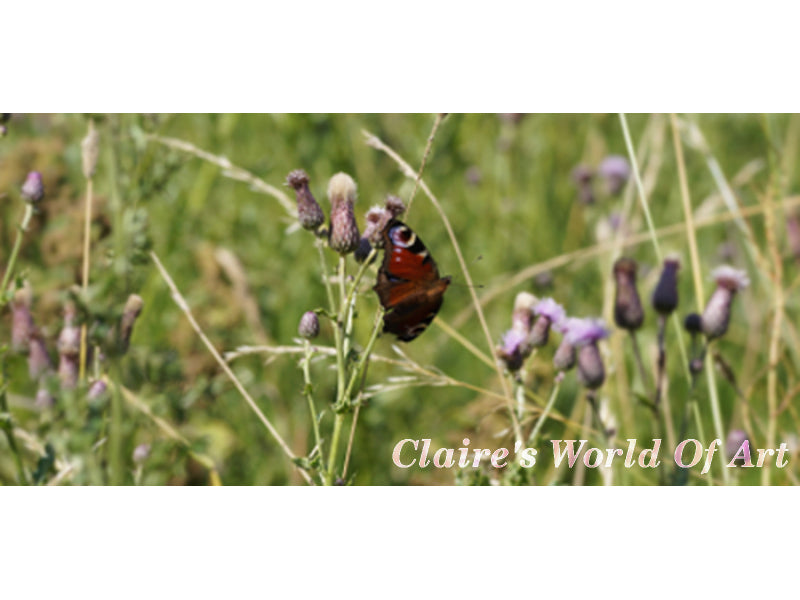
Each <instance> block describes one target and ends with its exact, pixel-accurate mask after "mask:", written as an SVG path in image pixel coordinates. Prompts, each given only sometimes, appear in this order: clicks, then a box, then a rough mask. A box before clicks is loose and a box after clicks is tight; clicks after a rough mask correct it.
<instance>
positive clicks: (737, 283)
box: [703, 266, 750, 340]
mask: <svg viewBox="0 0 800 600" xmlns="http://www.w3.org/2000/svg"><path fill="white" fill-rule="evenodd" d="M711 275H712V277H713V278H714V280H715V281H716V283H717V287H716V289H715V290H714V293H713V294H711V298H709V300H708V304H706V309H705V311H703V333H704V334H705V335H706V338H707V339H708V340H713V339H716V338H719V337H722V336H723V335H725V332H726V331H728V323H729V322H730V318H731V303H732V302H733V298H734V296H735V295H736V292H738V291H739V290H741V289H744V288H746V287H747V286H748V285H750V280H749V279H748V277H747V274H746V273H745V272H744V271H739V270H737V269H734V268H733V267H729V266H722V267H718V268H717V269H715V270H714V272H713V273H712V274H711Z"/></svg>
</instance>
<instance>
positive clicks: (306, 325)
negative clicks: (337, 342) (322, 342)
mask: <svg viewBox="0 0 800 600" xmlns="http://www.w3.org/2000/svg"><path fill="white" fill-rule="evenodd" d="M297 333H299V334H300V337H304V338H306V339H307V340H313V339H314V338H315V337H317V336H318V335H319V317H318V316H317V313H315V312H314V311H313V310H309V311H308V312H306V313H304V314H303V316H302V317H301V318H300V324H299V325H298V326H297Z"/></svg>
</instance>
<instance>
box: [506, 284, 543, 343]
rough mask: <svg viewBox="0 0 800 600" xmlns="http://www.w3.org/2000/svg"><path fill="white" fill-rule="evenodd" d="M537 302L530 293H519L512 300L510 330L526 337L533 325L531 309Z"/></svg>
mask: <svg viewBox="0 0 800 600" xmlns="http://www.w3.org/2000/svg"><path fill="white" fill-rule="evenodd" d="M537 302H538V300H537V298H536V296H534V295H533V294H531V293H530V292H520V293H519V294H517V296H516V298H514V309H513V310H512V311H511V328H512V329H514V330H516V331H518V332H520V333H521V334H523V335H525V336H527V335H528V334H529V333H530V331H531V325H532V323H533V309H534V307H535V306H536V304H537Z"/></svg>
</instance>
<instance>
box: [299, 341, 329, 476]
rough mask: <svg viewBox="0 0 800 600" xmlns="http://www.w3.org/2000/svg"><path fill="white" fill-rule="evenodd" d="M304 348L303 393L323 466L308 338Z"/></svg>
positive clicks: (320, 462) (311, 354)
mask: <svg viewBox="0 0 800 600" xmlns="http://www.w3.org/2000/svg"><path fill="white" fill-rule="evenodd" d="M304 348H305V357H304V359H303V361H302V364H303V382H304V384H305V389H304V394H305V397H306V399H307V400H308V410H309V413H310V414H311V425H312V427H313V428H314V442H315V443H316V445H317V452H319V464H320V465H322V466H323V468H324V465H325V457H324V455H323V452H322V437H321V436H320V434H319V415H317V409H316V407H315V406H314V394H313V388H312V385H311V371H310V365H311V357H312V356H313V354H314V353H313V352H312V350H311V344H309V343H308V340H305V343H304Z"/></svg>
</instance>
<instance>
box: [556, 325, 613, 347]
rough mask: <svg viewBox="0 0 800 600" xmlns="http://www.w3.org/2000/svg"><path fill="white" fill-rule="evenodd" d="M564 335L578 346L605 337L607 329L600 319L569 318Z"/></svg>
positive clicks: (594, 342)
mask: <svg viewBox="0 0 800 600" xmlns="http://www.w3.org/2000/svg"><path fill="white" fill-rule="evenodd" d="M566 337H567V338H569V341H570V343H571V344H572V345H573V346H576V347H578V348H580V347H583V346H586V345H589V344H596V343H597V342H598V341H599V340H602V339H604V338H607V337H608V329H607V328H606V325H605V322H604V321H603V320H602V319H569V320H568V323H567V335H566Z"/></svg>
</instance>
